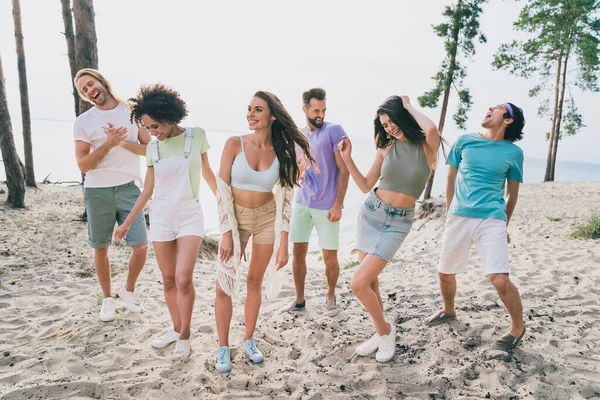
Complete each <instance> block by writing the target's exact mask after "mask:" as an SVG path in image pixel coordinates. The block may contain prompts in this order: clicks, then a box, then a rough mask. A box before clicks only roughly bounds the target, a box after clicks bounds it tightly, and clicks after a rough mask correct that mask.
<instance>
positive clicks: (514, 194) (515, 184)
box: [506, 180, 519, 226]
mask: <svg viewBox="0 0 600 400" xmlns="http://www.w3.org/2000/svg"><path fill="white" fill-rule="evenodd" d="M518 198H519V181H517V180H509V181H507V185H506V226H508V223H509V222H510V218H511V217H512V214H513V211H515V207H516V206H517V199H518Z"/></svg>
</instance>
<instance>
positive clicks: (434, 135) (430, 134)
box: [400, 96, 441, 154]
mask: <svg viewBox="0 0 600 400" xmlns="http://www.w3.org/2000/svg"><path fill="white" fill-rule="evenodd" d="M400 98H401V99H402V104H403V105H404V108H406V111H408V112H409V113H410V115H412V117H413V118H414V119H415V121H417V124H419V126H420V127H421V129H423V132H425V140H426V142H427V145H428V146H429V148H430V149H431V152H432V153H433V154H437V151H438V149H439V148H440V143H441V140H440V132H439V131H438V129H437V126H435V123H434V122H433V121H432V120H431V119H430V118H429V117H428V116H426V115H425V114H423V113H421V112H420V111H418V110H417V109H416V108H414V107H413V105H412V104H410V99H409V98H408V96H400Z"/></svg>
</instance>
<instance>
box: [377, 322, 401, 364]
mask: <svg viewBox="0 0 600 400" xmlns="http://www.w3.org/2000/svg"><path fill="white" fill-rule="evenodd" d="M390 326H391V327H392V331H391V332H390V334H389V335H386V336H380V337H379V350H377V354H375V359H376V360H377V361H379V362H382V363H384V362H388V361H390V360H391V359H392V358H394V353H395V352H396V326H395V325H394V324H390Z"/></svg>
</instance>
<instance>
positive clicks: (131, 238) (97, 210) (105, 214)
mask: <svg viewBox="0 0 600 400" xmlns="http://www.w3.org/2000/svg"><path fill="white" fill-rule="evenodd" d="M83 197H84V199H85V210H86V212H87V220H88V244H89V245H90V246H91V247H93V248H95V249H104V248H106V247H108V246H110V244H111V243H112V235H113V231H114V229H115V223H117V222H118V223H119V225H120V224H122V223H123V222H124V221H125V218H127V215H129V212H130V211H131V210H132V209H133V206H134V204H135V202H136V201H137V199H138V197H140V189H139V188H138V187H137V186H136V185H135V183H134V182H133V181H132V182H129V183H126V184H124V185H120V186H115V187H107V188H85V189H84V191H83ZM125 241H126V242H127V245H128V246H141V245H144V244H147V243H148V238H147V236H146V220H145V218H144V213H143V212H141V213H140V214H139V215H138V216H137V217H136V218H135V220H134V221H133V223H132V224H131V229H129V232H127V236H126V237H125Z"/></svg>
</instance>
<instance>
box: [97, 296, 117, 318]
mask: <svg viewBox="0 0 600 400" xmlns="http://www.w3.org/2000/svg"><path fill="white" fill-rule="evenodd" d="M114 319H115V299H113V298H112V297H106V298H104V300H102V308H100V321H103V322H109V321H112V320H114Z"/></svg>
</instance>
